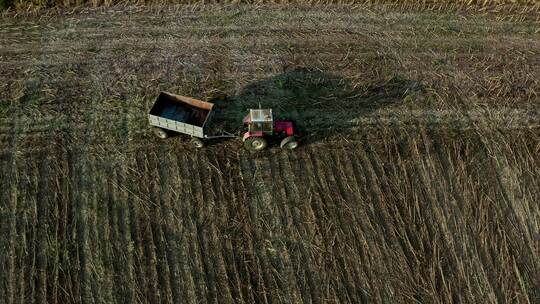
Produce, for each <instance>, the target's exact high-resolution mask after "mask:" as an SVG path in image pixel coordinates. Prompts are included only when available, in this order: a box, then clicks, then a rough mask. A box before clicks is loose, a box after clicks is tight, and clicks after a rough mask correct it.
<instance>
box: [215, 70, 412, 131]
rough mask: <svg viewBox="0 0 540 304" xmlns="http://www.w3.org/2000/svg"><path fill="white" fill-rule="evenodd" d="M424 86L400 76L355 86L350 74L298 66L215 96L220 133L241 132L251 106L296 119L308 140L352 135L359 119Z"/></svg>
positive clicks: (216, 118)
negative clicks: (218, 96) (380, 83)
mask: <svg viewBox="0 0 540 304" xmlns="http://www.w3.org/2000/svg"><path fill="white" fill-rule="evenodd" d="M420 90H422V87H421V85H420V84H419V83H418V82H416V81H412V80H409V79H406V78H404V77H394V78H392V79H391V80H390V81H388V82H387V83H384V84H382V85H366V86H358V85H357V86H356V87H354V86H353V84H351V83H350V82H349V81H348V80H346V79H345V78H343V77H341V76H338V75H335V74H331V73H326V72H324V71H320V70H318V69H313V68H297V69H294V70H290V71H287V72H284V73H282V74H279V75H276V76H273V77H270V78H266V79H262V80H260V81H256V82H253V83H251V84H249V85H247V86H245V87H244V88H242V89H241V90H239V91H238V92H236V94H234V95H233V96H228V97H226V98H217V99H214V100H212V101H211V102H213V103H214V104H215V105H216V108H215V111H216V113H215V116H214V118H213V121H212V123H213V124H214V125H215V126H216V130H217V131H215V132H220V131H228V132H232V133H234V132H238V130H240V129H241V128H239V124H241V121H242V118H243V117H244V116H245V115H246V113H247V112H248V109H250V108H259V105H260V107H261V108H272V109H273V113H274V119H276V120H281V119H284V120H285V119H286V120H292V121H293V122H294V123H295V127H296V129H297V130H298V134H299V136H300V138H301V140H302V141H304V142H316V141H320V140H324V139H326V138H329V137H332V136H336V135H340V134H346V133H347V130H349V129H350V128H352V127H354V126H356V125H357V124H355V122H354V121H355V120H356V119H359V118H362V117H365V116H367V115H369V114H370V113H372V112H373V111H375V110H377V109H380V108H382V107H389V106H391V105H394V104H396V103H399V102H403V99H404V97H405V96H406V95H407V94H410V93H411V92H415V91H420Z"/></svg>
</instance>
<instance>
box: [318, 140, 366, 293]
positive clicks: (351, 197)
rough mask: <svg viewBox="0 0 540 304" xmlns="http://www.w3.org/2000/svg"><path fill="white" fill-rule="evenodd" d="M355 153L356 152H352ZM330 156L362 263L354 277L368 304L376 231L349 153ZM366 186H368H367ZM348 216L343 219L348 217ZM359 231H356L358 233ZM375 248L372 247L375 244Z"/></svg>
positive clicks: (331, 152) (338, 151) (338, 152)
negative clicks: (367, 212)
mask: <svg viewBox="0 0 540 304" xmlns="http://www.w3.org/2000/svg"><path fill="white" fill-rule="evenodd" d="M353 149H354V148H353ZM326 153H327V158H328V159H327V163H328V164H332V167H334V169H332V171H333V174H334V175H335V176H336V177H339V179H336V180H337V181H338V187H339V189H340V192H341V193H343V194H345V199H346V203H347V209H348V210H347V211H348V214H349V215H350V216H351V218H352V222H350V223H349V225H348V228H349V233H350V235H351V236H352V237H353V241H354V248H353V249H354V251H355V252H356V254H357V255H356V256H357V257H358V258H359V259H360V261H358V262H360V263H359V264H360V265H358V266H357V267H358V268H357V269H356V271H355V272H356V273H355V276H356V277H355V282H357V284H358V285H360V286H358V292H359V299H360V300H361V301H362V302H363V303H365V302H367V301H368V300H369V297H370V292H369V291H370V290H372V288H371V286H370V285H369V282H373V280H374V277H373V276H372V275H371V274H372V273H373V269H372V267H373V266H372V264H374V263H373V262H372V261H370V260H371V258H370V257H369V252H370V248H369V247H370V245H369V243H370V242H369V241H368V238H371V237H369V236H372V235H375V233H373V232H374V231H375V229H374V228H373V226H372V225H371V223H370V221H369V216H368V214H366V213H365V212H364V209H365V208H366V207H365V206H366V204H367V201H366V200H365V197H364V195H362V191H361V188H360V185H361V184H360V182H361V181H358V180H356V177H355V176H354V172H353V170H352V162H351V161H350V159H349V158H348V156H347V155H348V154H350V152H349V151H346V150H343V149H341V150H337V151H336V150H329V151H327V152H326ZM326 153H325V154H326ZM364 185H365V184H364ZM345 215H346V214H344V215H343V216H344V217H345ZM355 229H356V230H355ZM372 245H373V244H372Z"/></svg>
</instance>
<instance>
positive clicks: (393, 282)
mask: <svg viewBox="0 0 540 304" xmlns="http://www.w3.org/2000/svg"><path fill="white" fill-rule="evenodd" d="M356 149H357V150H356V153H355V154H354V159H353V167H355V171H356V172H358V173H357V174H361V175H362V178H363V180H365V182H366V190H367V192H366V195H367V197H369V199H370V202H371V204H370V205H371V206H370V207H371V208H370V211H371V212H370V214H369V217H370V221H371V222H372V223H373V225H374V227H376V229H377V235H378V236H379V238H378V242H379V243H378V244H377V245H376V246H375V247H373V250H372V254H373V256H374V257H375V258H376V259H379V260H383V261H384V262H383V263H380V262H379V263H380V264H381V266H380V268H379V269H377V270H378V271H379V275H378V279H377V280H378V281H379V282H387V283H386V284H385V285H383V286H386V288H384V289H383V290H377V291H376V292H377V294H375V299H376V300H378V301H384V300H385V299H388V298H395V295H392V294H393V293H394V292H393V288H395V287H396V286H399V284H400V283H401V281H400V279H399V278H398V277H397V276H396V275H397V274H398V273H395V272H394V273H392V271H393V270H394V269H393V265H395V263H396V262H395V261H394V259H393V257H392V256H391V255H389V253H392V252H393V248H392V244H394V243H395V237H394V232H393V231H392V230H391V225H390V223H391V219H392V216H391V215H390V214H389V211H388V210H387V206H386V204H387V202H386V200H385V196H384V193H383V192H382V189H381V187H382V186H381V184H380V183H381V182H380V177H379V176H378V175H377V172H376V171H375V169H374V168H373V167H372V164H371V162H370V160H369V156H368V155H367V154H368V153H367V152H366V151H365V150H364V149H363V147H362V146H360V145H359V146H356ZM372 153H375V152H372ZM374 292H375V291H374Z"/></svg>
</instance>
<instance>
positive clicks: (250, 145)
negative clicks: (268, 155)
mask: <svg viewBox="0 0 540 304" xmlns="http://www.w3.org/2000/svg"><path fill="white" fill-rule="evenodd" d="M266 145H267V143H266V139H264V138H262V137H250V138H248V139H246V140H245V141H244V147H245V148H246V149H247V150H250V151H261V150H264V148H266Z"/></svg>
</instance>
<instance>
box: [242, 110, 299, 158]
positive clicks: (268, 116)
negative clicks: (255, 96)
mask: <svg viewBox="0 0 540 304" xmlns="http://www.w3.org/2000/svg"><path fill="white" fill-rule="evenodd" d="M243 123H244V125H245V126H247V131H246V132H245V133H244V136H243V141H244V146H245V147H246V149H248V150H252V151H259V150H263V149H264V148H266V146H267V138H269V137H274V138H276V137H279V138H280V139H282V140H281V144H280V146H281V147H282V148H286V149H295V148H296V147H297V146H298V142H297V141H296V140H295V137H294V129H293V123H292V122H291V121H274V118H273V116H272V109H250V110H249V113H248V115H246V116H245V117H244V119H243Z"/></svg>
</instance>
